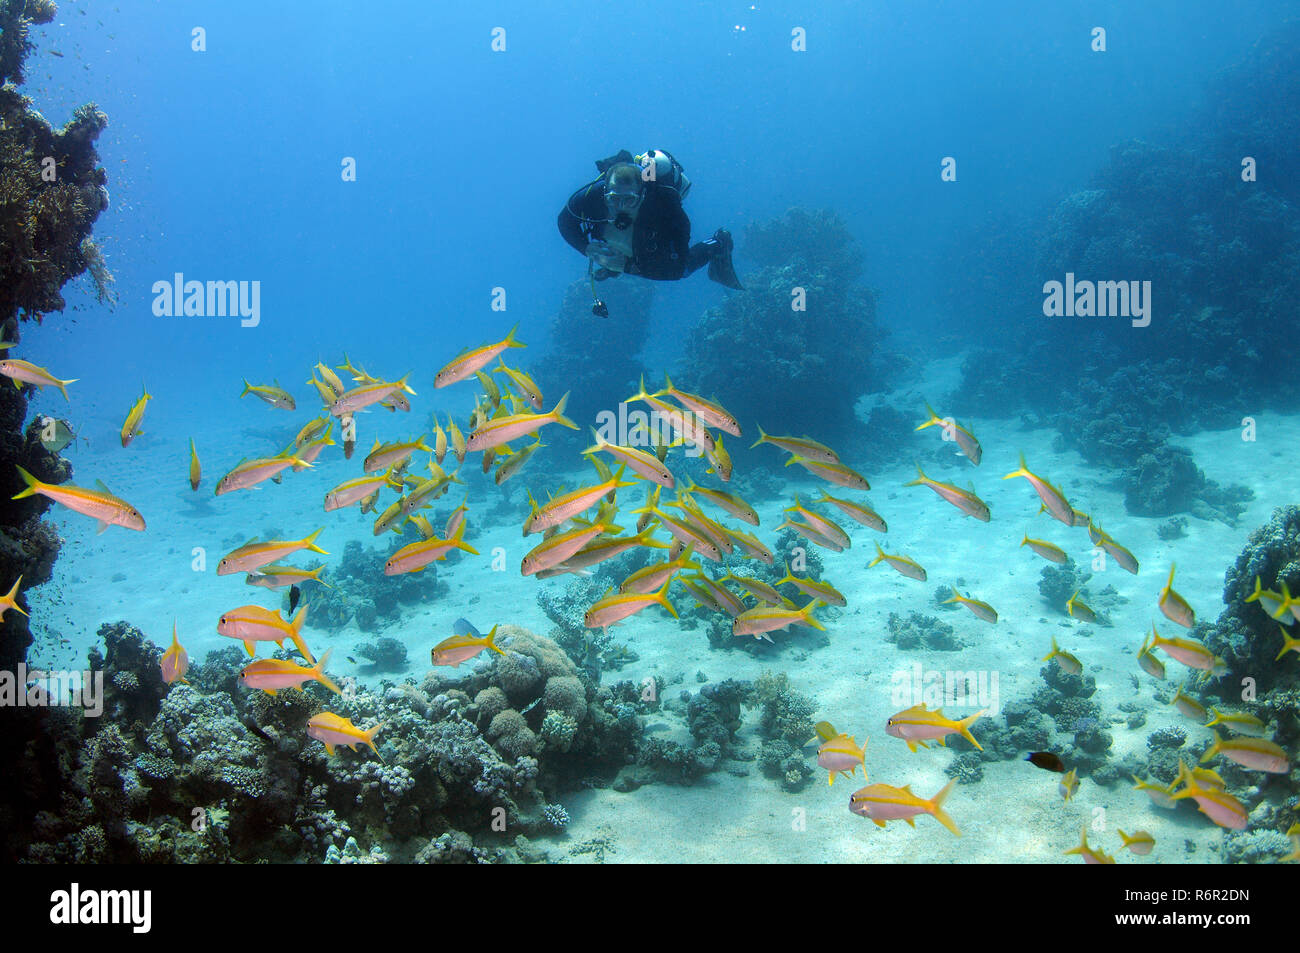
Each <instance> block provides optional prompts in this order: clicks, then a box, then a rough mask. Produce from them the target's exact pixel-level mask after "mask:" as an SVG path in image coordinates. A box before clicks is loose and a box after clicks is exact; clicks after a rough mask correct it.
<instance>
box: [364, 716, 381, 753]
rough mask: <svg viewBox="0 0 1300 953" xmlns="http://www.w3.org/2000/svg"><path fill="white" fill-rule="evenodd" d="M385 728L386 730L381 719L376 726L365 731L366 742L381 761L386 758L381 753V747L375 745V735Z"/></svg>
mask: <svg viewBox="0 0 1300 953" xmlns="http://www.w3.org/2000/svg"><path fill="white" fill-rule="evenodd" d="M383 730H384V723H383V722H382V721H381V722H380V723H379V724H377V725H375V727H373V728H371V729H370V730H369V731H367V732H365V736H366V744H368V745H369V746H370V750H371V751H373V752H374V753H375V757H376V758H378V759H379V760H380V761H383V760H384V756H383V755H381V754H380V753H379V749H378V748H376V747H375V735H377V734H379V733H380V732H381V731H383Z"/></svg>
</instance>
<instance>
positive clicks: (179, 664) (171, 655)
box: [158, 622, 190, 685]
mask: <svg viewBox="0 0 1300 953" xmlns="http://www.w3.org/2000/svg"><path fill="white" fill-rule="evenodd" d="M158 664H159V666H160V667H161V668H162V680H163V681H164V682H166V683H167V684H168V685H170V684H171V683H172V682H176V681H180V682H185V684H186V685H188V684H189V682H187V681H185V672H186V671H187V670H188V669H189V667H190V656H189V653H187V652H186V651H185V648H184V646H182V645H181V643H180V640H179V639H178V638H177V637H176V623H175V622H172V644H171V648H169V649H168V650H167V651H166V652H164V653H163V657H162V660H161V661H160V662H159V663H158Z"/></svg>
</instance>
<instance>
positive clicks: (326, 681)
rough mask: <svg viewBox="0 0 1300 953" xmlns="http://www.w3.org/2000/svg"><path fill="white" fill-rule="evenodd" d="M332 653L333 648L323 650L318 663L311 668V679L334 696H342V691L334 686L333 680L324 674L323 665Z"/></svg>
mask: <svg viewBox="0 0 1300 953" xmlns="http://www.w3.org/2000/svg"><path fill="white" fill-rule="evenodd" d="M333 651H334V648H333V646H331V647H330V648H328V649H326V650H325V654H324V655H322V656H321V657H320V661H319V662H317V663H316V664H315V665H313V666H312V677H313V678H314V679H315V680H316V681H318V682H320V683H321V684H322V685H324V686H325V687H326V688H328V689H329V690H330V691H332V692H333V693H334V694H336V695H342V694H343V689H341V688H339V687H338V686H337V685H336V684H334V679H332V678H330V677H329V676H328V675H326V674H325V663H326V662H328V661H329V660H330V654H331V653H332V652H333Z"/></svg>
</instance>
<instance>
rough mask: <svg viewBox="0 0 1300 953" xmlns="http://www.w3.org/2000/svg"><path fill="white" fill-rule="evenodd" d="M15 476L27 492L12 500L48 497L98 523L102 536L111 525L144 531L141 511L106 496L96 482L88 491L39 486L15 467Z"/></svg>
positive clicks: (19, 493) (46, 485)
mask: <svg viewBox="0 0 1300 953" xmlns="http://www.w3.org/2000/svg"><path fill="white" fill-rule="evenodd" d="M18 474H19V475H20V476H21V477H22V478H23V481H24V482H25V483H26V484H27V489H25V490H21V491H20V492H18V493H15V494H14V496H13V499H15V500H21V499H22V498H23V497H25V496H35V495H36V494H37V493H39V494H40V495H41V496H47V497H49V498H50V499H51V500H53V501H54V502H56V503H62V504H63V505H64V506H66V507H67V508H68V509H70V510H73V511H75V512H77V513H80V514H82V515H83V516H89V517H91V518H92V519H96V520H98V521H99V530H98V531H99V532H101V533H102V532H104V530H106V529H108V528H109V527H110V526H122V527H125V528H126V529H134V530H141V531H143V530H144V528H145V527H144V517H143V516H141V515H140V511H139V510H137V509H136V508H135V507H134V506H132V505H131V504H130V503H128V502H126V500H119V499H118V498H117V497H115V496H114V495H113V494H112V493H109V492H108V487H106V486H104V484H103V483H100V482H99V481H98V480H96V481H95V486H96V489H94V490H88V489H86V488H85V487H80V486H71V485H68V484H64V485H63V486H55V485H53V484H51V483H42V482H41V481H40V480H38V479H36V477H34V476H32V475H31V474H30V473H28V472H27V471H26V470H24V469H23V468H22V467H18Z"/></svg>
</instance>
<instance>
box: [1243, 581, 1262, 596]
mask: <svg viewBox="0 0 1300 953" xmlns="http://www.w3.org/2000/svg"><path fill="white" fill-rule="evenodd" d="M1263 593H1264V589H1263V587H1262V586H1260V584H1259V576H1256V577H1255V591H1254V592H1252V593H1251V594H1250V595H1248V596H1247V597H1246V598H1245V600H1244V601H1245V602H1255V601H1256V600H1258V599H1259V597H1260V596H1261V595H1263Z"/></svg>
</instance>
